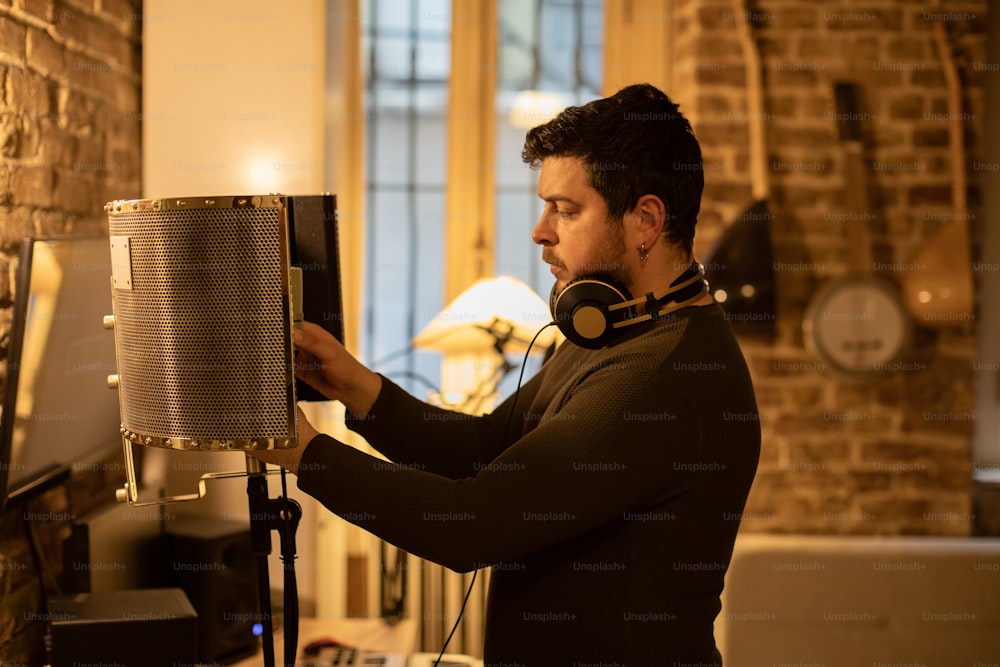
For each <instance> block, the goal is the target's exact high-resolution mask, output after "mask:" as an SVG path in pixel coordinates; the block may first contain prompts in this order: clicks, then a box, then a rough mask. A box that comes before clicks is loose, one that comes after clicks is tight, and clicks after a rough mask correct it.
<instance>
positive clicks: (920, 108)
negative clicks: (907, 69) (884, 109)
mask: <svg viewBox="0 0 1000 667" xmlns="http://www.w3.org/2000/svg"><path fill="white" fill-rule="evenodd" d="M924 108H925V105H924V96H923V95H917V94H914V93H909V94H904V95H903V96H901V97H899V98H897V99H895V100H892V101H891V102H889V117H890V118H892V119H903V120H916V119H919V118H922V117H923V115H924Z"/></svg>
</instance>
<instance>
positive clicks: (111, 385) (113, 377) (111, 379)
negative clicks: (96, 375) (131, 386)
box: [108, 373, 118, 389]
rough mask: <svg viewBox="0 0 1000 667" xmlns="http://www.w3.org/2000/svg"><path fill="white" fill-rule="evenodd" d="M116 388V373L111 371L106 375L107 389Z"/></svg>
mask: <svg viewBox="0 0 1000 667" xmlns="http://www.w3.org/2000/svg"><path fill="white" fill-rule="evenodd" d="M117 388H118V374H117V373H113V374H111V375H109V376H108V389H117Z"/></svg>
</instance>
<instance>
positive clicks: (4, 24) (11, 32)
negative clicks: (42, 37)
mask: <svg viewBox="0 0 1000 667" xmlns="http://www.w3.org/2000/svg"><path fill="white" fill-rule="evenodd" d="M27 34H28V31H27V28H25V27H24V25H22V24H20V23H16V22H14V21H13V20H11V19H8V18H6V17H5V18H4V19H3V20H2V21H0V54H3V59H4V60H6V61H8V62H9V61H13V62H24V42H25V39H26V36H27Z"/></svg>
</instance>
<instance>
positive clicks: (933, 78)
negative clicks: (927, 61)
mask: <svg viewBox="0 0 1000 667" xmlns="http://www.w3.org/2000/svg"><path fill="white" fill-rule="evenodd" d="M910 83H912V84H913V85H914V86H922V87H924V88H941V87H943V86H944V85H945V80H944V72H942V71H941V70H940V69H937V68H934V69H931V68H925V69H918V70H914V71H913V72H911V73H910Z"/></svg>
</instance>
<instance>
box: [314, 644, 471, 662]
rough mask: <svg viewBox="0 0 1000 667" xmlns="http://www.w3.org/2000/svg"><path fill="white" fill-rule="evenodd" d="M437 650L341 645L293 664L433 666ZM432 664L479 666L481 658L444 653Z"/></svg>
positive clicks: (320, 651)
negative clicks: (397, 650)
mask: <svg viewBox="0 0 1000 667" xmlns="http://www.w3.org/2000/svg"><path fill="white" fill-rule="evenodd" d="M437 657H438V654H437V653H413V654H411V655H409V656H407V655H405V654H403V653H382V652H379V651H366V650H363V649H357V648H347V647H343V646H335V647H324V648H321V649H320V650H319V653H317V654H316V655H313V656H307V657H301V658H299V661H298V662H297V663H296V667H435V666H434V661H435V660H437ZM436 667H483V661H482V660H480V659H478V658H473V657H472V656H468V655H458V654H454V653H445V654H444V656H443V657H442V658H441V661H440V662H438V663H437V666H436Z"/></svg>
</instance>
